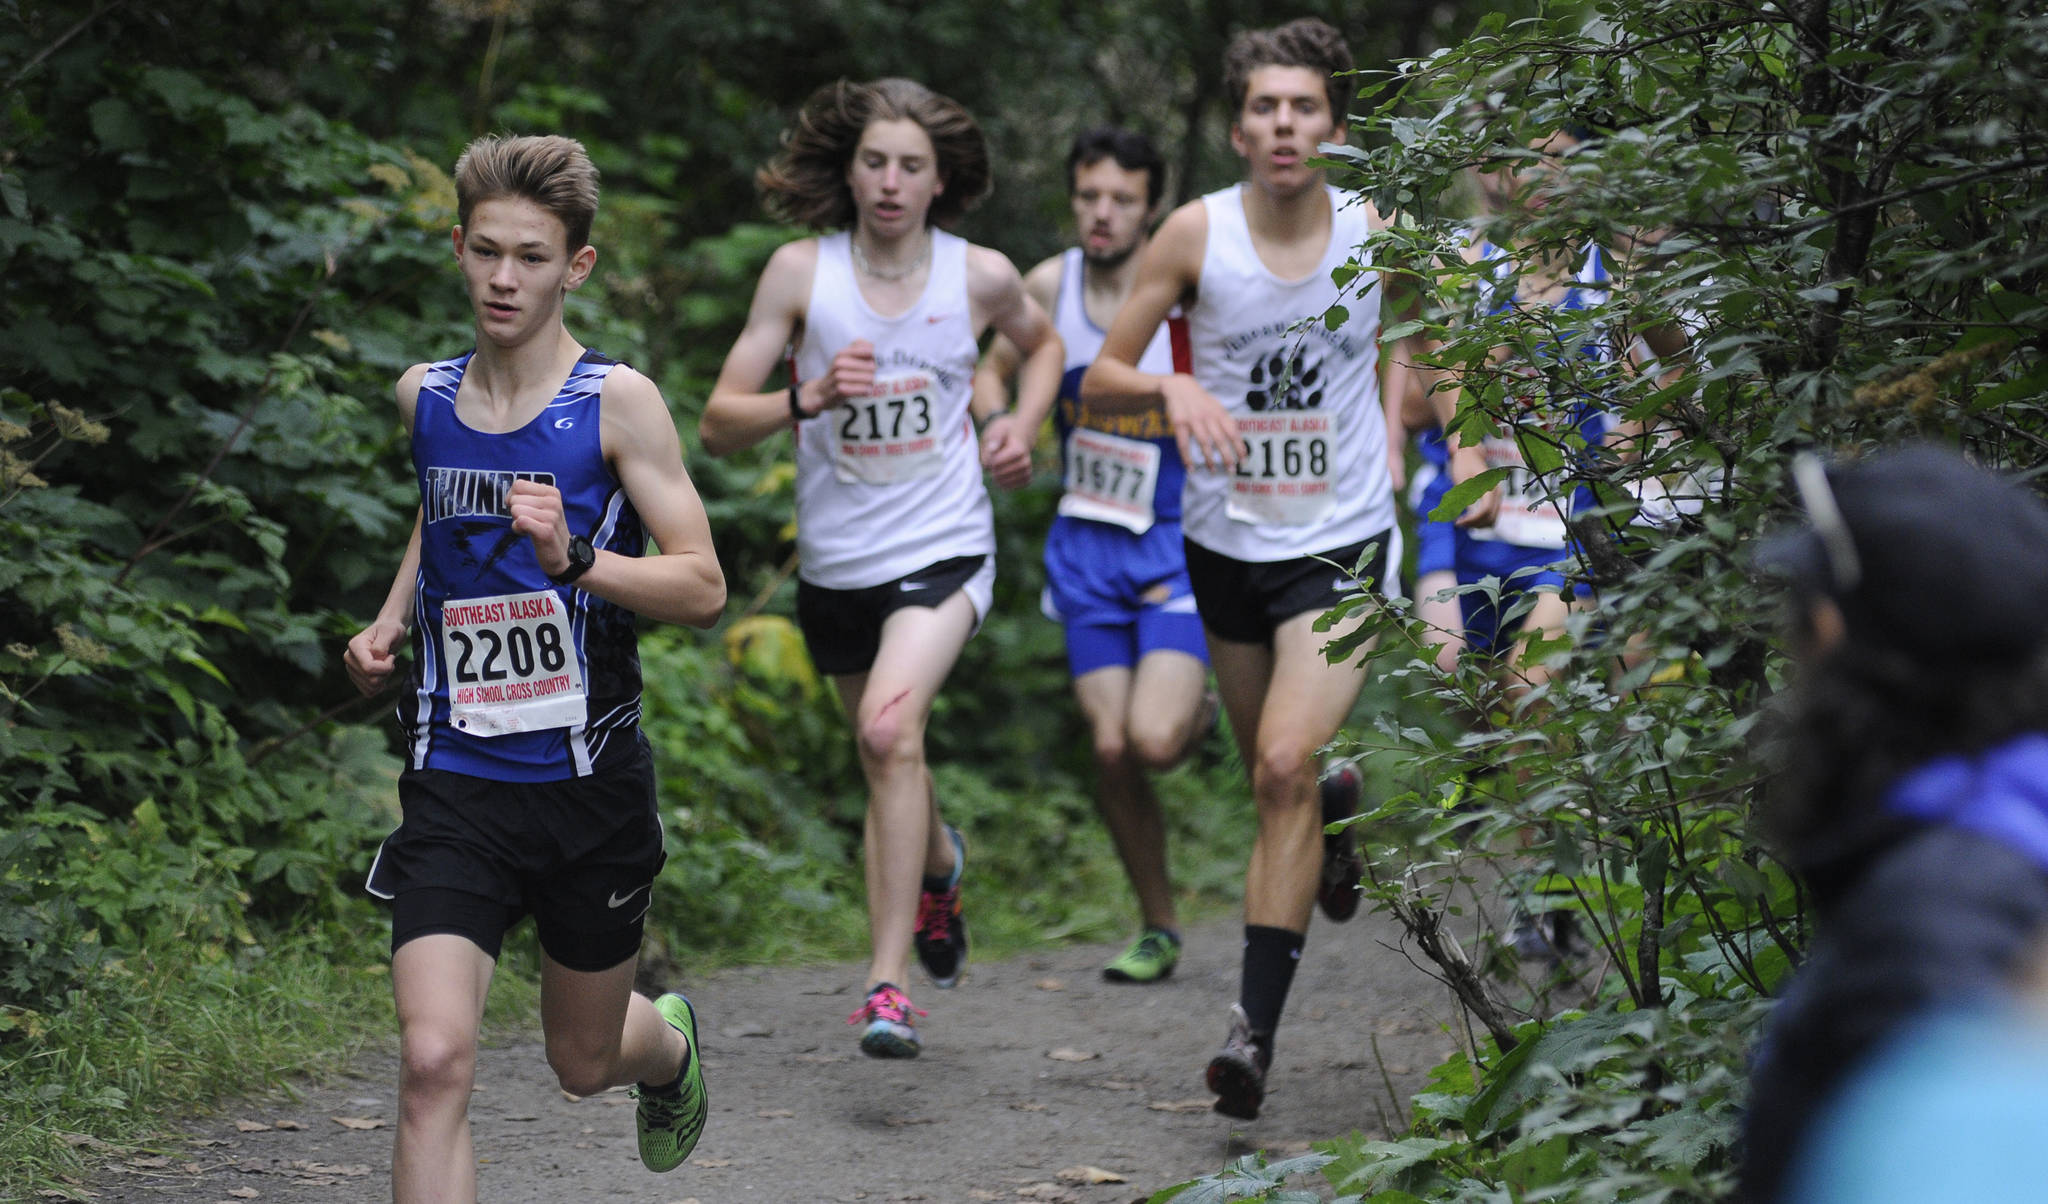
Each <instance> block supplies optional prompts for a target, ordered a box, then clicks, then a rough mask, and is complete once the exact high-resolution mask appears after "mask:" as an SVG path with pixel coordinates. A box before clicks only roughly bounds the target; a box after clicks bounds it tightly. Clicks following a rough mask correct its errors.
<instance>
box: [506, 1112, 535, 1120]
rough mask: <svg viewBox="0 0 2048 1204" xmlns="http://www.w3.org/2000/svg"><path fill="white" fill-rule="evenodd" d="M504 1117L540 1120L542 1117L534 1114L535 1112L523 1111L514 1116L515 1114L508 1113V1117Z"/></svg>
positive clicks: (507, 1118) (508, 1118)
mask: <svg viewBox="0 0 2048 1204" xmlns="http://www.w3.org/2000/svg"><path fill="white" fill-rule="evenodd" d="M504 1119H506V1120H539V1119H540V1117H538V1116H536V1115H534V1114H533V1113H531V1112H521V1113H519V1114H518V1115H516V1116H514V1115H508V1116H506V1117H505V1118H504Z"/></svg>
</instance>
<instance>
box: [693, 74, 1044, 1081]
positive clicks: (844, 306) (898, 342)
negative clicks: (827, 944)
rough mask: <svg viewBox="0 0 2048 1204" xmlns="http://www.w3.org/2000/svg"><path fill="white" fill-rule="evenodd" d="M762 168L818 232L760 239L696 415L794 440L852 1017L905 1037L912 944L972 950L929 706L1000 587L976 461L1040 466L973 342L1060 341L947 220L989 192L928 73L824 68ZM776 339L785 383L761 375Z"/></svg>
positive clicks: (894, 1040)
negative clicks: (850, 893)
mask: <svg viewBox="0 0 2048 1204" xmlns="http://www.w3.org/2000/svg"><path fill="white" fill-rule="evenodd" d="M760 179H761V184H762V189H763V192H764V193H765V194H766V197H767V201H768V205H769V208H770V209H771V210H772V211H773V212H775V213H776V214H777V215H778V216H780V217H783V218H785V219H788V220H791V221H794V222H798V223H801V224H804V225H808V226H811V227H813V228H815V229H818V230H820V231H822V232H823V233H821V234H820V235H819V236H818V237H816V238H805V239H800V240H798V241H796V242H792V243H788V244H786V245H785V246H783V247H782V248H781V249H779V250H777V251H776V252H775V254H774V255H773V256H771V257H770V258H769V260H768V266H767V268H766V270H764V271H763V272H762V273H761V281H760V284H759V285H758V287H757V288H756V289H755V293H754V301H753V305H752V307H751V308H750V309H749V310H748V313H747V324H746V328H745V329H744V330H742V331H741V332H740V336H739V339H738V340H737V341H736V342H734V344H733V346H732V350H731V351H730V352H728V353H727V355H726V360H725V366H724V367H723V368H722V369H720V371H719V374H718V381H717V383H716V384H715V385H714V386H713V387H712V392H711V399H710V401H709V402H708V403H707V404H706V406H705V408H704V418H703V421H702V423H701V425H700V427H699V429H700V430H701V432H702V434H703V439H704V446H705V448H706V449H707V450H709V451H710V452H711V453H712V454H713V455H724V454H727V453H729V452H732V451H735V450H737V449H739V448H743V447H749V446H752V445H753V444H756V443H759V442H761V441H763V440H765V439H768V438H771V437H774V436H776V435H780V434H782V433H784V432H790V433H791V434H793V436H794V438H795V441H796V449H795V455H796V510H797V551H798V557H799V560H798V570H797V620H798V622H799V624H800V625H801V626H802V628H803V633H804V643H805V645H806V646H807V647H808V648H809V649H810V654H811V659H812V661H813V662H814V663H815V664H816V665H817V667H818V670H819V671H820V672H821V673H824V674H826V675H827V676H829V677H830V678H831V679H832V684H833V687H834V689H835V690H837V692H838V694H839V699H840V703H841V705H842V706H843V707H844V708H845V711H846V714H847V716H848V718H850V719H851V720H852V721H853V724H854V728H855V740H856V743H857V745H858V748H859V751H860V764H861V772H862V775H863V776H864V777H865V779H866V782H867V787H868V811H867V823H866V829H865V838H866V839H865V849H864V852H865V859H866V866H865V868H866V871H867V874H866V877H867V890H868V923H869V936H870V940H871V941H872V946H873V957H872V960H871V961H870V962H869V965H868V970H867V976H866V988H865V994H864V998H863V1001H862V1003H861V1006H860V1007H859V1008H858V1009H857V1010H856V1011H855V1012H854V1013H853V1015H852V1016H851V1017H849V1018H848V1019H849V1022H850V1023H853V1024H856V1025H858V1026H859V1028H860V1048H861V1050H862V1051H863V1052H864V1053H866V1054H868V1055H869V1056H871V1057H881V1058H907V1057H915V1056H916V1055H917V1053H918V1051H919V1049H920V1048H921V1046H922V1042H921V1039H920V1038H919V1036H918V1033H917V1027H916V1020H915V1018H916V1017H917V1016H918V1015H921V1014H922V1013H921V1012H920V1011H919V1010H918V1009H917V1008H915V1007H914V1006H912V1004H911V1002H910V998H909V996H908V994H907V993H906V992H905V990H904V987H905V985H906V984H907V983H908V981H909V967H910V956H911V952H912V949H913V947H914V948H915V950H916V954H917V959H918V961H919V963H920V964H921V965H922V966H923V967H924V970H925V973H926V974H927V975H929V976H930V978H931V981H932V984H933V985H934V986H937V987H950V986H952V985H954V983H955V982H956V981H957V980H958V978H959V976H960V972H961V968H962V967H963V965H964V964H965V962H966V957H967V929H966V924H965V921H964V919H963V917H962V913H961V907H960V875H961V871H962V868H963V866H964V864H965V860H966V852H965V844H964V842H963V840H962V838H961V836H960V834H959V832H958V831H957V830H956V829H954V828H953V827H952V826H951V825H949V824H947V823H945V822H944V820H943V819H942V818H941V816H940V813H939V803H938V799H937V797H936V795H935V793H934V791H933V789H932V780H931V774H930V772H929V771H928V769H927V767H926V763H925V750H924V731H925V724H926V722H927V720H928V719H929V718H930V716H931V707H932V702H933V699H934V698H935V697H936V696H937V695H938V691H939V687H940V686H941V685H943V684H944V682H945V679H946V675H947V674H948V673H949V672H951V670H952V667H953V662H954V661H955V660H956V659H957V658H958V657H959V655H960V650H961V649H962V648H963V647H965V646H966V643H967V640H968V637H969V636H971V635H972V634H973V633H974V630H975V628H976V627H977V626H978V625H979V624H980V622H981V620H982V619H983V618H984V617H985V616H986V615H987V614H988V608H989V605H990V603H991V602H992V600H993V597H994V588H993V587H994V582H995V565H994V561H993V559H992V553H993V552H994V551H995V523H994V518H993V513H992V511H991V509H990V506H989V500H988V491H987V490H986V488H984V487H983V485H982V469H983V467H984V466H987V467H990V468H992V469H994V470H995V471H996V472H997V474H998V476H1002V475H1005V474H1007V473H1009V472H1011V471H1014V470H1015V469H1016V468H1017V467H1018V466H1019V461H1021V467H1022V469H1023V470H1024V471H1026V472H1028V471H1029V469H1030V460H1029V454H1030V452H1029V448H1028V447H1018V446H1014V445H1013V442H1012V441H1008V440H1006V438H1005V436H1004V430H1003V428H1004V427H1005V426H1006V425H1007V424H1003V423H997V424H995V427H994V428H992V429H990V430H988V431H986V432H984V433H983V435H982V436H981V437H980V438H979V439H977V437H976V435H975V431H974V427H973V424H972V421H971V419H970V410H971V409H972V406H973V391H974V379H973V377H974V365H975V359H976V356H977V354H978V350H979V348H978V340H979V338H980V336H981V334H982V332H983V331H985V330H988V329H990V328H993V329H994V330H996V331H997V332H998V333H1000V334H1002V335H1004V336H1005V337H1007V338H1009V339H1011V340H1012V341H1013V342H1015V343H1016V344H1017V345H1018V346H1019V347H1023V348H1026V349H1027V356H1028V358H1027V359H1026V361H1025V366H1024V378H1023V382H1022V384H1021V385H1020V392H1021V393H1023V394H1025V395H1028V396H1032V397H1040V396H1043V397H1050V396H1051V395H1052V392H1053V390H1054V389H1056V388H1057V387H1058V385H1059V372H1060V340H1059V336H1058V335H1056V334H1054V333H1053V329H1052V323H1051V322H1050V321H1049V320H1048V319H1047V318H1046V315H1045V311H1044V310H1042V309H1040V308H1039V306H1038V304H1037V303H1036V302H1034V301H1032V300H1031V298H1030V296H1029V295H1028V294H1026V293H1025V291H1024V282H1023V279H1022V277H1020V276H1019V275H1018V274H1017V269H1016V267H1015V266H1014V265H1013V264H1011V263H1010V261H1009V260H1008V259H1007V258H1005V257H1004V256H1003V255H1002V254H1001V253H1000V252H997V251H992V250H990V249H988V248H987V247H977V246H972V245H970V244H969V243H967V242H966V241H965V240H964V239H961V238H959V237H957V236H955V235H953V234H950V233H947V232H946V231H945V230H944V229H941V228H940V227H941V226H943V225H945V224H947V223H950V222H951V221H953V220H954V219H955V218H958V217H959V216H961V215H962V214H963V213H965V212H966V210H967V207H968V206H969V205H971V204H972V203H973V202H975V201H976V200H978V199H980V197H981V194H982V193H983V192H984V191H985V190H986V189H987V187H988V181H989V167H988V149H987V146H986V145H985V143H984V142H983V140H982V136H981V130H980V128H979V127H978V126H977V125H975V123H974V119H973V118H972V117H971V116H969V115H968V113H967V111H966V110H965V109H962V108H961V107H960V106H959V105H958V104H956V103H954V102H953V101H951V100H948V99H946V98H945V97H943V96H940V95H938V94H937V93H935V92H933V91H932V90H931V89H929V88H926V87H925V86H924V85H922V84H919V83H915V82H913V81H911V80H907V79H884V80H877V81H874V82H872V83H852V82H848V81H844V80H842V81H840V82H838V83H834V84H828V85H826V86H825V87H823V88H821V89H819V90H818V91H817V92H816V93H815V94H813V95H812V97H811V98H810V99H809V100H808V101H807V102H806V103H805V105H804V108H803V111H802V113H801V114H800V115H799V116H798V119H797V121H796V123H795V125H794V126H793V127H792V128H791V130H790V133H789V135H788V136H787V137H786V138H785V139H784V143H783V150H782V153H781V154H779V155H778V156H777V157H776V158H775V159H774V160H773V161H772V162H771V163H770V164H769V165H768V166H767V167H766V168H765V169H763V171H762V173H761V177H760ZM784 359H787V360H788V361H789V364H790V370H791V373H792V377H793V379H792V381H791V383H790V385H789V387H788V388H787V389H776V390H773V391H770V392H763V391H762V386H763V385H765V384H766V383H767V382H768V377H769V374H770V373H772V372H773V371H775V368H776V365H777V363H778V362H779V361H782V360H784Z"/></svg>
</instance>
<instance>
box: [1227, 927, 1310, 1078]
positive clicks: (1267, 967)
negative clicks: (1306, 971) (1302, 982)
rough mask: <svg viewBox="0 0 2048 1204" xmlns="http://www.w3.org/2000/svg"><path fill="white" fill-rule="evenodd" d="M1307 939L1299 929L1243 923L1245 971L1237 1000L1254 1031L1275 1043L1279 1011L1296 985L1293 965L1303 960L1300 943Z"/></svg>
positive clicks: (1268, 1043) (1269, 1042) (1269, 1043)
mask: <svg viewBox="0 0 2048 1204" xmlns="http://www.w3.org/2000/svg"><path fill="white" fill-rule="evenodd" d="M1305 939H1306V937H1305V935H1304V934H1302V933H1299V932H1289V931H1288V930H1287V929H1285V928H1268V927H1266V926H1265V925H1263V924H1246V925H1245V926H1244V971H1243V974H1242V977H1241V978H1240V980H1239V984H1238V1003H1239V1004H1240V1005H1241V1006H1242V1007H1243V1008H1244V1015H1245V1019H1246V1020H1248V1021H1250V1022H1251V1026H1252V1032H1253V1033H1254V1034H1256V1035H1258V1036H1260V1037H1263V1038H1265V1041H1264V1044H1265V1045H1266V1046H1267V1047H1268V1048H1270V1047H1271V1045H1272V1037H1273V1030H1274V1029H1276V1028H1279V1027H1280V1012H1281V1010H1282V1009H1284V1008H1285V1007H1286V1006H1287V991H1288V988H1290V987H1292V986H1293V985H1294V967H1295V966H1297V965H1299V964H1301V946H1302V942H1303V941H1304V940H1305Z"/></svg>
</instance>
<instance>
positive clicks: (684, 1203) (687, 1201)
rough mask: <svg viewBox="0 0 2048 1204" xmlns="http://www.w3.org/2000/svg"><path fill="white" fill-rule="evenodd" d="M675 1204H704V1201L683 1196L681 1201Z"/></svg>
mask: <svg viewBox="0 0 2048 1204" xmlns="http://www.w3.org/2000/svg"><path fill="white" fill-rule="evenodd" d="M675 1204H704V1201H702V1200H700V1199H698V1198H697V1197H695V1196H684V1197H683V1198H682V1199H680V1200H677V1201H676V1202H675Z"/></svg>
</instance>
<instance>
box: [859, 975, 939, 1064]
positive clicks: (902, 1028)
mask: <svg viewBox="0 0 2048 1204" xmlns="http://www.w3.org/2000/svg"><path fill="white" fill-rule="evenodd" d="M913 1014H915V1015H919V1016H922V1015H924V1014H925V1013H924V1012H923V1011H922V1010H920V1009H919V1008H917V1007H914V1006H912V1004H911V1002H910V996H908V995H905V994H904V993H903V992H902V991H901V990H899V989H898V988H897V986H896V984H895V983H893V982H878V983H876V984H875V986H874V989H873V990H871V991H869V992H868V997H867V1001H866V1002H864V1003H862V1004H861V1005H860V1008H859V1010H858V1011H856V1012H854V1014H853V1015H851V1016H848V1017H847V1018H846V1022H847V1023H848V1024H858V1025H860V1026H861V1030H860V1051H861V1052H862V1053H864V1054H866V1055H867V1056H869V1057H871V1058H914V1057H916V1056H917V1051H918V1050H919V1049H920V1048H922V1047H921V1045H920V1044H919V1042H918V1039H917V1025H916V1023H915V1022H914V1021H912V1020H911V1018H910V1017H911V1016H912V1015H913Z"/></svg>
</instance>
